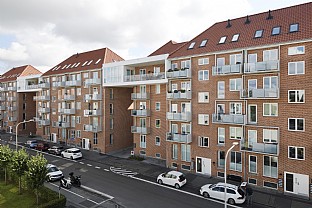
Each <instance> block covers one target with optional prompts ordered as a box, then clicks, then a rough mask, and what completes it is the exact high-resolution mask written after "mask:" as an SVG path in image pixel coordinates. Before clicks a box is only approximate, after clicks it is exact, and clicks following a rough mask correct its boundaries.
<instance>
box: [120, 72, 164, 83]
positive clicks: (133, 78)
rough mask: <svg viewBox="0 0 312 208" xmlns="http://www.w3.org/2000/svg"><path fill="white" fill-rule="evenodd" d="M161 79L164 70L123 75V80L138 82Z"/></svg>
mask: <svg viewBox="0 0 312 208" xmlns="http://www.w3.org/2000/svg"><path fill="white" fill-rule="evenodd" d="M162 79H165V73H164V72H160V73H150V74H138V75H128V76H124V81H125V82H138V81H149V80H162Z"/></svg>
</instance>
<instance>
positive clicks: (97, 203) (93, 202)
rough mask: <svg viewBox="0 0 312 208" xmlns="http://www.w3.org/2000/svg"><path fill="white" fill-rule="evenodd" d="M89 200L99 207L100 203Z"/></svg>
mask: <svg viewBox="0 0 312 208" xmlns="http://www.w3.org/2000/svg"><path fill="white" fill-rule="evenodd" d="M87 200H88V201H90V202H93V203H94V204H96V205H99V203H98V202H96V201H93V200H91V199H87Z"/></svg>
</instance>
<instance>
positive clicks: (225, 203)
mask: <svg viewBox="0 0 312 208" xmlns="http://www.w3.org/2000/svg"><path fill="white" fill-rule="evenodd" d="M236 145H238V142H233V145H232V147H230V149H229V150H228V151H227V152H226V154H225V162H224V208H227V201H226V189H227V185H226V161H227V157H228V155H229V152H230V151H231V150H232V149H233V148H234V147H235V146H236Z"/></svg>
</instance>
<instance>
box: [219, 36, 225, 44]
mask: <svg viewBox="0 0 312 208" xmlns="http://www.w3.org/2000/svg"><path fill="white" fill-rule="evenodd" d="M225 41H226V36H223V37H221V38H220V40H219V44H222V43H225Z"/></svg>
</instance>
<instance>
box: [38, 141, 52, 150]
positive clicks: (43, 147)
mask: <svg viewBox="0 0 312 208" xmlns="http://www.w3.org/2000/svg"><path fill="white" fill-rule="evenodd" d="M49 147H50V145H49V144H48V143H43V142H40V143H38V144H37V146H36V147H35V149H36V150H40V151H48V149H49Z"/></svg>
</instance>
